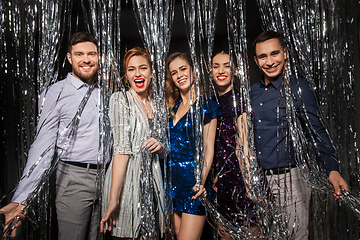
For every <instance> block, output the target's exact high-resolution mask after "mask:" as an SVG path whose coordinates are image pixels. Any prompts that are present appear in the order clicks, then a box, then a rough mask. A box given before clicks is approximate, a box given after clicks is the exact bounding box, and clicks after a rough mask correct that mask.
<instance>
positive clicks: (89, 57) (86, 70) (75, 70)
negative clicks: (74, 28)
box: [67, 42, 99, 84]
mask: <svg viewBox="0 0 360 240" xmlns="http://www.w3.org/2000/svg"><path fill="white" fill-rule="evenodd" d="M67 59H68V60H69V62H70V64H71V66H72V75H73V76H74V77H76V78H78V79H80V80H81V81H83V82H85V83H88V84H91V83H92V82H93V80H94V77H95V74H96V72H97V70H98V69H99V55H98V52H97V47H96V45H95V44H94V43H92V42H81V43H77V44H75V45H73V46H72V48H71V53H68V54H67Z"/></svg>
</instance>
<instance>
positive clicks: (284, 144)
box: [250, 74, 339, 173]
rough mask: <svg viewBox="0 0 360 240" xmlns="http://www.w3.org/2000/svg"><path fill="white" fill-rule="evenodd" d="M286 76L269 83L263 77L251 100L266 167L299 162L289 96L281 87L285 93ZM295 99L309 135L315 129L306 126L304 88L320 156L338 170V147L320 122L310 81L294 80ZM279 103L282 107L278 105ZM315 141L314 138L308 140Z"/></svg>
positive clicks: (258, 147) (257, 140)
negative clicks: (290, 125)
mask: <svg viewBox="0 0 360 240" xmlns="http://www.w3.org/2000/svg"><path fill="white" fill-rule="evenodd" d="M283 80H284V78H283V75H282V74H280V75H279V77H278V78H277V79H275V80H273V81H271V82H270V83H269V84H268V85H265V83H264V80H263V79H261V80H260V81H259V82H257V83H255V84H254V85H253V86H252V87H251V93H250V97H251V103H252V109H253V113H254V133H255V147H256V151H257V157H258V160H259V162H260V164H261V166H262V167H263V168H264V169H272V168H278V167H285V166H290V165H293V164H295V158H294V153H293V151H294V150H293V143H291V141H290V139H289V138H290V137H289V131H288V129H287V127H288V126H287V122H286V103H285V96H284V95H283V96H281V97H280V92H281V91H280V90H281V89H282V93H283V94H285V91H284V86H283ZM290 84H291V89H292V93H293V96H292V99H293V102H294V106H295V107H296V116H297V117H298V118H299V120H300V123H301V127H302V131H303V132H304V135H305V137H309V134H311V133H310V132H311V131H310V130H309V129H311V128H308V127H306V126H305V125H306V124H307V120H306V117H305V115H304V110H303V107H301V105H302V104H301V100H300V98H299V94H298V92H299V91H301V96H302V101H303V103H304V105H305V108H306V112H307V115H308V117H309V121H310V123H311V125H312V127H313V129H314V131H315V133H316V134H315V135H316V137H315V143H316V148H317V149H318V151H317V158H318V160H319V161H320V163H321V164H322V165H323V166H324V167H325V169H326V170H327V172H328V173H329V172H330V171H333V170H335V171H338V170H339V169H338V164H337V161H336V154H335V149H334V147H333V146H332V144H331V141H330V139H329V138H328V135H327V133H326V130H325V128H324V126H323V124H322V123H321V121H320V116H319V110H318V107H317V102H316V98H315V96H314V93H313V91H312V90H311V89H310V87H309V84H308V83H307V81H306V80H304V79H302V78H298V79H296V78H295V77H294V76H292V77H291V79H290ZM278 106H279V108H277V107H278ZM308 141H311V139H308Z"/></svg>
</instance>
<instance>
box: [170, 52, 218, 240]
mask: <svg viewBox="0 0 360 240" xmlns="http://www.w3.org/2000/svg"><path fill="white" fill-rule="evenodd" d="M166 70H167V80H166V89H165V92H166V93H165V96H166V100H167V103H168V106H169V108H168V111H169V115H170V119H169V130H170V145H171V147H170V160H169V165H168V166H169V169H170V171H171V180H172V181H171V190H172V198H173V210H174V229H175V234H176V237H177V239H178V240H192V239H194V240H197V239H200V237H201V233H202V229H203V227H204V223H205V219H206V216H205V209H204V207H203V206H202V205H201V202H200V201H199V200H198V199H197V198H198V197H200V196H201V195H202V194H204V195H206V190H205V189H206V188H207V189H208V190H210V188H209V187H210V186H209V185H210V184H209V183H208V182H207V181H206V179H207V175H208V173H209V170H210V168H211V164H212V160H213V155H214V142H215V132H216V121H217V119H216V116H217V114H218V106H217V104H216V103H215V102H214V101H212V100H211V99H207V98H205V97H197V96H196V95H195V90H194V87H193V69H192V66H191V61H190V58H189V56H188V55H187V54H185V53H174V54H171V55H170V56H169V57H168V58H167V61H166ZM199 121H200V122H201V123H202V124H201V125H200V128H202V130H203V136H202V137H203V144H204V145H203V149H204V155H203V156H204V168H203V169H202V170H201V183H200V186H199V189H198V188H197V186H196V180H195V174H194V162H195V161H196V156H197V155H198V154H196V150H197V149H196V142H197V141H198V140H197V139H195V133H196V132H197V130H199V129H196V126H199V123H200V122H199ZM199 175H200V174H199ZM204 186H205V187H204Z"/></svg>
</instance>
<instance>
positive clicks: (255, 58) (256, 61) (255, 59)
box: [254, 56, 259, 66]
mask: <svg viewBox="0 0 360 240" xmlns="http://www.w3.org/2000/svg"><path fill="white" fill-rule="evenodd" d="M254 61H255V63H256V65H257V66H259V63H258V60H257V57H256V56H254Z"/></svg>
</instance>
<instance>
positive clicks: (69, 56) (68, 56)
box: [66, 52, 72, 65]
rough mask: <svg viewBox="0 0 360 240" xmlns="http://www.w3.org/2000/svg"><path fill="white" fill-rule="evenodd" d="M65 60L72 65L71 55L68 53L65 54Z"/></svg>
mask: <svg viewBox="0 0 360 240" xmlns="http://www.w3.org/2000/svg"><path fill="white" fill-rule="evenodd" d="M66 57H67V60H68V61H69V63H70V64H71V65H72V59H71V54H70V53H69V52H68V53H67V54H66Z"/></svg>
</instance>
